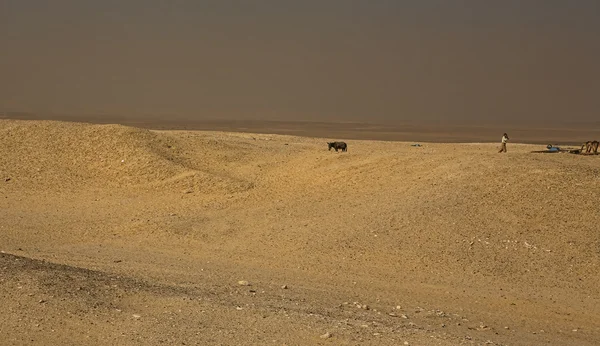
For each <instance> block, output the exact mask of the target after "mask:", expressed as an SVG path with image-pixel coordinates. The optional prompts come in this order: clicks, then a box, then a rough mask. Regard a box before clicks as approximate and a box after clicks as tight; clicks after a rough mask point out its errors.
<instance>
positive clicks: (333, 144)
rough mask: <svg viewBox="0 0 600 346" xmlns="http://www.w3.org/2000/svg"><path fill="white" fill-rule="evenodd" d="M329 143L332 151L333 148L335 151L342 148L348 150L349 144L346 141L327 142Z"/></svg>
mask: <svg viewBox="0 0 600 346" xmlns="http://www.w3.org/2000/svg"><path fill="white" fill-rule="evenodd" d="M327 145H328V146H329V150H330V151H331V148H333V149H335V151H338V149H342V151H348V145H347V144H346V143H344V142H327Z"/></svg>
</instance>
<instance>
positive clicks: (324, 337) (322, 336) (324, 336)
mask: <svg viewBox="0 0 600 346" xmlns="http://www.w3.org/2000/svg"><path fill="white" fill-rule="evenodd" d="M330 337H332V335H331V333H329V332H327V333H325V334H323V335H321V339H329V338H330Z"/></svg>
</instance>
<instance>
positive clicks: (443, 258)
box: [0, 120, 600, 345]
mask: <svg viewBox="0 0 600 346" xmlns="http://www.w3.org/2000/svg"><path fill="white" fill-rule="evenodd" d="M334 139H335V140H338V139H340V138H307V137H295V136H285V135H274V134H252V133H228V132H216V131H150V130H145V129H138V128H131V127H125V126H120V125H91V124H79V123H62V122H50V121H42V122H38V121H13V120H0V140H1V141H2V143H3V147H2V149H0V157H1V161H0V178H2V180H1V181H0V184H1V188H0V217H1V220H2V223H1V224H0V234H1V236H0V245H1V248H0V250H3V251H5V252H6V253H7V254H13V255H18V256H21V257H18V258H15V257H7V256H8V255H6V256H4V257H3V261H4V262H5V263H6V264H5V268H7V269H4V273H3V274H4V275H3V281H2V282H1V287H2V294H3V299H5V300H6V301H11V302H13V303H11V305H10V310H11V313H9V314H8V315H5V317H3V318H4V319H5V321H3V322H5V323H8V324H6V325H10V326H12V327H11V328H10V329H2V334H3V335H4V336H6V337H7V338H8V339H7V340H13V341H14V343H15V344H19V343H26V339H25V335H34V334H35V335H36V336H35V338H34V339H35V340H36V341H35V343H38V344H43V340H50V339H45V338H44V336H46V337H50V336H49V335H48V334H45V333H56V334H52V335H53V336H52V337H53V338H54V337H56V338H57V339H52V340H62V341H70V342H73V343H77V342H82V340H84V339H83V338H84V337H85V336H86V335H85V333H83V334H82V333H79V332H80V331H82V330H85V328H84V327H83V325H84V324H85V323H86V321H87V322H93V323H96V325H97V327H95V328H93V329H91V330H87V332H88V334H87V336H88V337H90V338H93V339H94V340H95V341H96V342H97V343H101V344H115V343H121V344H129V343H132V342H134V341H141V342H143V343H145V344H157V343H160V341H161V340H162V341H163V342H165V340H166V341H167V342H175V341H184V340H185V342H186V343H192V344H194V343H197V344H207V343H209V344H233V343H236V344H239V343H243V344H264V343H266V342H268V343H272V342H273V341H276V343H279V344H281V343H286V344H317V343H325V344H390V345H392V344H403V343H404V342H405V341H406V342H409V344H412V345H424V344H428V345H429V344H434V345H435V344H439V345H456V344H463V343H464V344H484V343H486V342H490V343H491V344H497V345H504V344H511V345H515V344H517V345H519V344H523V345H531V344H542V343H548V342H550V343H551V344H552V343H554V344H580V345H588V344H589V345H593V344H596V343H597V342H598V341H599V340H600V339H599V337H600V321H599V320H598V318H597V316H598V312H600V311H598V309H599V307H600V304H598V299H599V298H598V297H600V291H599V289H598V286H597V282H599V280H600V274H599V273H600V271H599V265H600V235H599V234H598V225H600V216H599V215H598V213H597V212H596V209H597V208H596V206H597V197H598V195H599V193H600V166H599V165H600V156H581V155H571V154H532V153H531V151H533V150H539V149H540V148H539V147H540V146H536V145H522V144H514V143H509V146H508V150H509V152H508V153H507V154H497V148H496V147H497V145H496V144H475V143H472V144H444V143H422V144H423V146H422V147H413V146H411V145H410V144H411V143H406V142H385V141H367V140H352V141H347V142H348V144H349V148H348V152H347V153H335V152H333V151H327V145H326V142H327V141H329V140H334ZM122 161H123V162H122ZM17 259H18V260H20V261H36V260H45V261H48V262H52V263H56V264H60V265H66V266H67V267H60V266H59V267H52V268H53V269H52V270H55V271H57V272H58V273H63V274H57V276H56V279H55V280H52V279H51V278H52V276H50V279H48V277H47V276H45V279H43V280H42V279H41V278H40V275H41V274H40V273H43V271H42V272H40V271H39V270H29V269H27V268H28V267H27V266H25V269H22V270H17V269H15V268H16V267H15V266H14V265H11V263H13V262H12V261H16V260H17ZM31 263H32V264H31V265H32V266H34V265H35V262H31ZM52 265H54V264H52ZM69 268H73V269H69ZM88 269H89V270H94V271H95V272H97V273H98V275H99V276H98V277H97V278H98V280H100V281H101V282H110V280H112V279H114V280H117V281H118V280H121V279H116V276H119V278H123V280H126V281H127V280H134V281H135V280H137V281H140V282H142V281H143V282H145V283H147V285H150V286H152V285H160V286H161V287H167V288H168V289H166V290H167V291H168V292H170V293H169V294H166V293H165V291H164V290H163V291H161V290H158V291H156V290H149V291H148V290H146V291H144V292H145V293H143V292H142V293H140V294H139V295H138V294H137V291H135V290H133V291H135V292H134V293H129V292H130V291H128V290H129V289H125V291H126V292H125V293H123V292H122V294H121V297H117V296H115V295H113V293H110V294H109V293H106V292H105V293H106V294H105V293H103V292H104V291H102V290H99V289H97V288H94V287H92V288H90V290H91V291H93V292H96V295H95V297H96V298H95V300H94V301H96V302H104V306H106V302H107V301H112V302H114V304H116V305H115V306H110V305H109V307H108V308H107V310H106V311H107V312H106V314H107V315H103V316H104V317H106V319H104V317H103V318H102V319H100V318H97V317H96V316H95V315H94V311H93V309H92V308H90V307H89V306H87V305H85V307H81V306H79V307H76V306H73V305H68V304H67V305H61V304H60V303H57V301H56V299H55V298H48V297H49V296H51V295H54V297H57V294H56V293H52V294H51V293H50V292H49V291H48V289H47V286H48V285H46V284H44V285H41V284H40V282H48V280H50V283H51V285H52V286H53V287H54V288H53V289H54V290H57V291H61V290H62V291H71V290H72V286H73V284H72V283H70V282H68V280H65V279H64V275H66V274H64V273H65V271H66V272H69V271H70V270H76V271H77V270H88ZM44 275H46V274H44ZM9 277H11V279H7V278H9ZM15 278H16V279H15ZM111 278H112V279H111ZM239 280H248V281H249V282H250V283H251V284H252V285H251V286H248V287H246V286H239V285H238V284H237V282H238V281H239ZM80 281H81V284H85V283H86V280H83V279H81V280H80ZM137 281H136V282H137ZM127 282H130V281H127ZM19 285H21V287H23V288H16V287H18V286H19ZM117 285H120V284H119V283H117ZM124 285H125V286H127V285H128V284H124ZM144 285H146V284H144ZM283 285H286V286H287V288H286V289H282V288H281V287H282V286H283ZM27 287H28V288H27ZM32 287H34V288H35V289H34V288H32ZM127 287H129V286H127ZM25 288H27V289H31V290H29V291H26V290H25ZM133 291H132V292H133ZM28 294H32V295H31V296H29V295H28ZM40 296H44V297H46V298H40V299H38V301H39V300H47V302H48V303H50V302H51V304H48V303H42V305H43V306H46V307H47V310H44V311H46V313H47V314H48V316H53V318H52V319H44V320H43V321H41V322H35V323H34V322H33V321H30V322H31V323H32V324H27V325H25V323H20V322H19V321H18V318H22V317H19V316H21V315H20V314H22V313H23V310H25V311H27V310H29V309H33V310H31V311H34V310H35V311H37V310H36V309H39V304H40V303H36V304H33V303H31V302H30V303H27V304H26V303H25V302H26V301H30V300H28V299H29V298H31V299H33V300H35V299H36V298H37V297H40ZM174 297H175V298H174ZM190 297H192V298H193V299H190ZM183 298H186V299H183ZM209 298H210V299H212V300H211V301H210V307H209V308H206V309H204V312H202V311H203V309H202V308H201V307H199V306H198V305H197V304H196V303H197V302H199V301H205V300H206V299H209ZM174 301H176V303H174ZM15 302H21V303H18V304H17V303H15ZM167 302H169V303H167ZM92 305H93V304H92ZM117 305H118V306H117ZM359 305H360V307H361V308H358V307H357V306H359ZM364 305H367V306H368V307H369V308H368V309H364V308H362V307H363V306H364ZM397 306H398V307H400V309H396V307H397ZM23 307H25V308H23ZM77 309H79V310H77ZM116 309H118V310H120V311H121V312H125V313H127V314H128V315H127V316H128V317H131V316H132V315H133V314H140V315H142V316H152V319H151V320H150V319H147V318H144V317H140V318H135V317H131V318H123V317H122V316H119V315H118V314H115V311H116ZM73 310H76V311H85V313H82V314H79V315H77V316H78V317H77V318H75V320H77V321H78V322H77V323H76V325H73V326H71V325H70V324H69V323H71V322H67V321H70V319H71V317H65V314H67V313H69V312H71V313H72V312H73ZM179 310H181V311H182V312H181V313H179V312H177V311H179ZM109 311H110V313H109ZM140 311H141V312H140ZM207 311H209V313H208V314H207ZM168 313H171V314H173V315H168ZM177 314H179V315H178V316H179V317H175V315H177ZM390 314H391V315H390ZM167 315H168V316H170V317H173V318H175V320H176V321H177V322H176V323H170V322H169V317H166V316H167ZM183 315H185V318H183V317H182V316H183ZM402 315H404V316H406V317H407V318H404V317H402ZM227 320H235V321H236V324H235V325H231V324H227V323H225V321H227ZM196 322H197V323H196ZM5 323H3V324H5ZM65 323H67V324H69V325H70V327H69V328H60V326H61V325H62V326H64V325H65ZM36 324H39V326H38V327H35V325H36ZM198 324H199V325H201V327H198ZM32 325H33V326H34V327H35V328H34V327H32ZM117 325H119V326H120V327H118V326H117ZM505 327H508V328H505ZM49 328H54V330H55V332H49V331H48V330H49ZM574 330H576V331H574ZM175 331H177V332H175ZM327 332H329V333H330V334H331V337H330V338H320V336H321V335H324V334H325V333H327ZM36 333H37V334H36ZM22 334H23V335H22ZM121 334H124V336H120V335H121ZM160 334H164V338H162V339H161V337H160ZM109 335H110V337H109ZM117 336H119V337H117Z"/></svg>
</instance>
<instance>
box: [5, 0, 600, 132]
mask: <svg viewBox="0 0 600 346" xmlns="http://www.w3.org/2000/svg"><path fill="white" fill-rule="evenodd" d="M0 49H1V55H0V111H1V110H7V111H17V110H19V111H33V112H57V113H76V114H84V113H105V114H121V115H136V116H138V115H149V114H150V115H157V114H158V115H165V116H169V117H188V118H220V117H228V118H240V119H271V120H272V119H286V120H288V119H294V120H324V121H328V120H330V121H331V120H346V121H368V122H380V123H381V122H384V123H385V122H390V123H392V122H402V121H407V120H408V121H441V120H444V121H449V122H455V123H470V122H475V123H480V124H487V123H497V122H513V123H514V122H532V121H538V120H540V119H549V120H560V119H567V120H581V121H592V120H598V119H600V1H597V0H577V1H567V0H561V1H558V0H527V1H523V0H496V1H493V0H489V1H480V0H472V1H471V0H453V1H448V0H414V1H408V0H407V1H400V0H373V1H367V0H364V1H358V0H320V1H308V0H303V1H285V0H262V1H260V0H254V1H242V0H240V1H226V0H218V1H201V0H197V1H193V0H174V1H163V0H103V1H93V0H55V1H45V0H38V1H34V0H0Z"/></svg>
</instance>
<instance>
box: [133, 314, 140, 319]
mask: <svg viewBox="0 0 600 346" xmlns="http://www.w3.org/2000/svg"><path fill="white" fill-rule="evenodd" d="M132 316H133V318H135V319H138V318H140V317H142V315H138V314H133V315H132Z"/></svg>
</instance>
